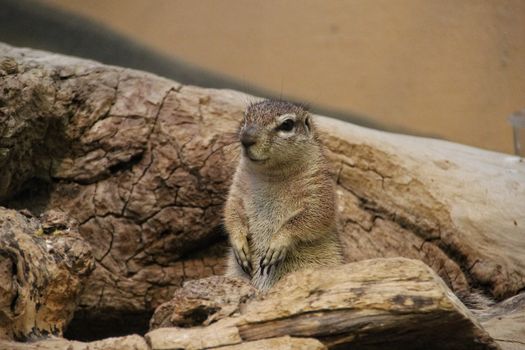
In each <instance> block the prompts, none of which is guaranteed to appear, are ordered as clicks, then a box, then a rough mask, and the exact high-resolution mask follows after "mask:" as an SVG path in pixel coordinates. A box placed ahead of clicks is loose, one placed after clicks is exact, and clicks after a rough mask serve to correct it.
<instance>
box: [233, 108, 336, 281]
mask: <svg viewBox="0 0 525 350" xmlns="http://www.w3.org/2000/svg"><path fill="white" fill-rule="evenodd" d="M286 119H292V120H294V128H293V130H292V131H283V130H282V129H279V126H280V125H281V124H282V123H283V120H286ZM311 119H312V117H311V115H310V114H309V113H308V111H307V110H306V109H305V108H304V107H302V106H299V105H295V104H292V103H289V102H283V101H262V102H258V103H255V104H252V105H251V106H249V107H248V109H247V110H246V113H245V118H244V120H243V122H242V123H241V128H240V132H239V136H240V137H241V138H243V137H244V138H246V135H247V134H249V135H250V137H251V139H252V140H253V143H254V144H253V145H251V146H249V147H243V149H242V156H241V158H240V161H239V164H238V166H237V170H236V172H235V175H234V178H233V183H232V185H231V188H230V193H229V196H228V199H227V202H226V206H225V209H224V223H225V226H226V229H227V231H228V233H229V237H230V242H231V245H232V251H231V253H230V256H229V266H228V274H229V275H233V276H238V277H244V278H247V279H250V280H251V282H252V283H253V284H254V285H255V286H256V287H257V288H259V289H260V290H266V289H268V288H270V287H271V286H272V285H273V284H275V282H277V281H278V280H279V279H280V278H281V277H282V276H283V275H285V274H287V273H289V272H292V271H296V270H299V269H302V268H306V267H315V266H325V265H331V264H338V263H341V261H342V254H341V248H340V245H339V240H338V237H337V233H336V229H335V208H336V207H335V193H334V187H333V181H332V179H331V177H330V175H329V172H328V167H327V163H326V160H325V157H324V154H323V150H322V147H321V144H320V142H319V140H318V138H317V133H316V130H315V125H314V124H313V122H312V120H311Z"/></svg>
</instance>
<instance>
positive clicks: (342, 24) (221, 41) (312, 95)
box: [42, 0, 525, 153]
mask: <svg viewBox="0 0 525 350" xmlns="http://www.w3.org/2000/svg"><path fill="white" fill-rule="evenodd" d="M42 1H44V2H45V3H48V4H53V5H56V6H60V7H62V8H63V9H68V10H71V11H74V12H76V13H78V14H81V15H84V16H87V17H89V18H92V19H95V20H97V21H100V22H101V23H103V24H105V25H107V26H109V27H110V28H112V29H114V30H116V31H118V32H120V33H122V34H125V35H126V36H128V37H131V38H134V39H136V40H137V41H139V42H141V43H144V44H146V45H148V46H149V47H151V48H154V49H156V50H157V51H159V52H162V53H164V54H168V55H170V56H171V57H176V58H178V59H182V60H184V61H186V62H190V63H192V64H195V65H197V66H199V67H202V68H205V69H209V70H211V71H214V72H220V73H222V74H225V75H227V76H229V77H232V78H235V79H237V80H239V81H241V82H246V84H250V85H256V86H260V87H262V88H265V89H269V90H270V91H274V92H276V93H277V94H281V93H282V95H283V96H286V97H292V98H295V99H300V100H303V101H306V102H310V103H313V104H316V105H320V106H326V107H328V108H334V109H338V110H342V111H348V112H353V113H355V114H358V115H365V116H367V117H368V118H370V119H371V120H373V121H377V122H380V123H383V124H384V125H390V126H392V127H393V128H400V129H404V130H407V131H411V132H414V133H421V134H429V135H435V136H437V137H442V138H445V139H448V140H451V141H455V142H460V143H465V144H469V145H473V146H477V147H482V148H486V149H491V150H496V151H501V152H508V153H512V151H513V148H512V132H511V127H510V125H509V124H508V123H507V117H508V115H509V114H510V113H512V112H514V111H516V110H519V109H522V108H523V107H525V79H524V76H523V72H525V45H523V43H525V26H524V25H523V21H522V19H523V18H524V17H525V2H524V1H521V0H504V1H483V2H480V1H474V0H464V1H453V0H445V1H443V0H429V1H420V0H371V1H360V0H354V1H335V0H330V1H315V0H307V1H298V0H297V1H278V0H271V1H242V0H223V1H214V0H200V1H170V0H155V1H147V0H112V1H106V0H90V1H83V0H42Z"/></svg>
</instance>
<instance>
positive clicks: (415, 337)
mask: <svg viewBox="0 0 525 350" xmlns="http://www.w3.org/2000/svg"><path fill="white" fill-rule="evenodd" d="M233 282H234V284H233V285H234V286H236V284H235V281H233ZM226 284H227V283H226ZM191 289H192V286H189V285H188V288H187V290H186V293H189V295H190V296H191V295H194V293H192V292H191ZM215 289H216V290H218V291H221V293H220V294H222V293H223V291H224V288H223V287H215ZM237 290H238V291H239V292H240V295H243V294H245V293H246V292H245V291H242V290H240V289H237ZM228 294H229V296H230V297H231V294H232V293H231V291H228ZM222 297H225V295H222ZM215 299H217V297H216V298H215ZM202 301H203V302H206V301H209V298H208V296H206V297H204V298H203V300H202ZM203 304H204V303H203ZM175 306H176V307H178V305H175ZM194 310H196V309H195V308H194ZM221 311H222V310H221ZM236 315H237V316H234V317H226V318H221V319H220V320H219V321H218V322H215V323H212V324H211V325H209V326H206V327H195V328H189V329H183V328H159V329H156V330H153V331H151V332H150V333H148V334H147V335H146V339H147V340H148V343H149V344H151V345H152V348H153V349H165V350H167V349H174V348H175V349H177V348H184V349H206V348H215V347H219V346H224V345H232V344H237V343H240V342H246V341H255V340H261V339H269V338H276V337H282V336H286V335H290V336H292V337H315V338H317V339H318V340H320V341H322V342H323V343H324V344H325V345H326V346H327V347H328V348H329V349H347V348H351V349H385V348H389V349H492V348H494V349H495V348H497V346H496V345H495V344H494V343H493V341H492V339H491V338H490V337H489V336H488V335H487V334H486V333H485V331H484V330H483V329H482V328H481V326H480V325H479V324H478V323H477V321H475V319H474V317H473V316H472V314H470V312H469V311H468V310H467V309H466V308H465V306H464V305H463V304H462V303H461V302H460V301H459V300H458V299H457V298H456V297H455V296H454V294H453V293H451V292H450V290H449V289H448V287H446V286H445V284H444V283H443V281H442V280H441V278H439V277H438V276H437V275H436V274H435V272H433V271H432V270H431V269H430V268H429V267H428V266H426V265H424V264H423V263H422V262H420V261H418V260H408V259H403V258H392V259H372V260H364V261H361V262H356V263H351V264H347V265H343V266H340V267H337V268H329V269H324V270H305V271H300V272H298V273H294V274H291V275H289V276H287V277H285V278H284V279H283V280H282V281H281V282H280V283H279V284H277V285H276V286H275V288H273V289H272V290H271V291H270V292H269V293H268V294H266V295H263V296H261V297H260V298H259V299H258V300H248V301H247V302H244V303H243V304H242V306H241V307H240V308H239V311H238V312H237V313H236ZM210 316H212V317H213V316H215V315H212V314H210ZM188 318H191V316H190V315H188ZM445 334H446V336H444V335H445Z"/></svg>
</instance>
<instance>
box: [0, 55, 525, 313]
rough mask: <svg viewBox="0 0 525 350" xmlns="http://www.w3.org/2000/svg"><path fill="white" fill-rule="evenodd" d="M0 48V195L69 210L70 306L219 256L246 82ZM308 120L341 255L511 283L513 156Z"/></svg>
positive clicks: (136, 289) (184, 272) (516, 187)
mask: <svg viewBox="0 0 525 350" xmlns="http://www.w3.org/2000/svg"><path fill="white" fill-rule="evenodd" d="M0 57H1V59H0V85H1V86H2V89H0V198H1V199H2V202H3V203H4V204H5V205H8V206H11V207H14V208H26V207H27V208H30V209H31V210H33V211H35V212H37V213H38V212H39V210H42V209H43V208H58V209H61V210H63V211H65V212H67V213H68V214H69V215H71V216H72V217H73V218H75V219H77V220H78V221H79V230H80V233H81V234H82V236H83V237H84V238H85V239H86V240H87V241H88V242H89V243H90V244H91V245H92V247H93V251H94V255H95V258H96V260H97V267H96V270H95V272H94V273H93V274H92V276H91V277H90V279H89V281H88V287H87V288H86V289H85V292H84V293H83V295H82V298H81V306H82V307H83V308H84V309H85V310H87V311H93V312H98V313H100V314H105V311H108V313H111V312H112V311H115V310H117V311H144V310H151V309H152V308H154V307H155V306H157V305H159V304H160V303H162V302H164V301H167V300H168V299H169V296H170V295H171V294H172V293H173V291H174V290H175V289H176V288H177V287H179V286H180V285H181V283H182V282H183V281H184V280H190V279H195V278H199V277H206V276H210V275H213V274H218V273H220V272H221V271H222V268H223V259H222V256H221V254H222V250H221V246H220V244H219V245H218V246H217V245H216V244H215V242H216V241H217V240H220V239H221V233H220V229H218V227H219V225H220V222H221V219H220V212H221V207H222V203H223V201H224V196H225V194H226V191H227V188H228V184H229V181H230V177H231V174H232V171H233V168H234V166H235V160H236V154H237V147H236V143H235V142H236V140H235V136H234V132H235V130H236V128H237V125H238V123H239V121H240V120H241V118H242V111H243V109H244V108H245V106H246V104H247V103H248V102H249V101H252V100H254V98H252V97H250V96H246V95H243V94H240V93H237V92H233V91H226V90H211V89H202V88H196V87H191V86H181V85H180V84H178V83H176V82H172V81H168V80H166V79H162V78H159V77H156V76H153V75H150V74H147V73H143V72H137V71H133V70H127V69H122V68H116V67H108V66H104V65H101V64H98V63H95V62H92V61H86V60H80V59H76V58H70V57H64V56H60V55H55V54H50V53H45V52H40V51H34V50H27V49H18V48H13V47H10V46H7V45H0ZM318 124H319V126H320V127H321V129H322V130H323V131H324V135H323V136H322V140H323V142H324V143H325V144H326V148H327V153H328V155H329V157H330V160H331V161H332V166H333V173H334V179H335V180H336V181H337V184H338V186H337V191H338V195H339V203H340V204H339V211H340V220H339V221H340V222H339V226H340V233H341V238H342V240H343V243H344V246H345V254H346V257H347V259H348V260H349V261H357V260H362V259H366V258H373V257H390V256H405V257H409V258H416V259H421V260H422V261H424V262H425V263H427V264H428V265H430V266H431V267H432V268H433V269H434V270H435V271H437V272H438V273H439V275H440V276H441V277H442V278H443V279H444V280H445V281H446V283H447V284H448V285H449V286H451V288H452V289H453V290H454V291H455V292H457V293H462V294H468V293H470V291H471V290H472V289H473V288H476V289H480V290H481V292H483V293H486V294H488V295H491V296H492V297H494V298H497V299H502V298H505V297H508V296H511V295H514V294H515V293H517V292H518V291H519V290H521V289H523V288H524V287H525V255H524V254H522V252H523V251H524V249H525V240H523V230H524V227H525V200H524V199H525V181H524V179H525V165H524V163H522V162H520V161H519V159H518V158H516V157H511V156H507V155H503V154H498V153H493V152H486V151H482V150H478V149H474V148H471V147H466V146H461V145H457V144H452V143H448V142H444V141H437V140H430V139H423V138H415V137H410V136H403V135H395V134H389V133H384V132H378V131H374V130H369V129H365V128H361V127H357V126H355V125H351V124H348V123H343V122H340V121H336V120H333V119H329V118H324V117H319V118H318ZM210 246H211V247H210ZM208 247H210V248H208ZM206 249H208V250H206Z"/></svg>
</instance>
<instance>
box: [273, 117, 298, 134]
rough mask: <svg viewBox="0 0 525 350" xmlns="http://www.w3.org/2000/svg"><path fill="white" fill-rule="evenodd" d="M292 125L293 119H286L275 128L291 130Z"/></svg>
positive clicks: (293, 124)
mask: <svg viewBox="0 0 525 350" xmlns="http://www.w3.org/2000/svg"><path fill="white" fill-rule="evenodd" d="M294 126H295V122H294V121H293V119H286V120H285V121H284V122H282V123H281V125H279V126H278V127H277V129H278V130H281V131H292V129H293V127H294Z"/></svg>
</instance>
